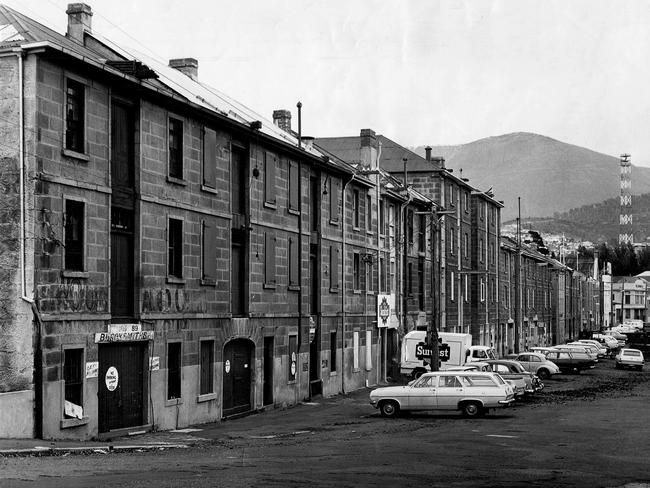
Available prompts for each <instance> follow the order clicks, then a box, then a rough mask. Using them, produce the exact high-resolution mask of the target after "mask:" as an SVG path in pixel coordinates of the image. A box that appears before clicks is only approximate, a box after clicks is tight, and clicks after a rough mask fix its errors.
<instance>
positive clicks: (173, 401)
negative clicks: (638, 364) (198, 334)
mask: <svg viewBox="0 0 650 488" xmlns="http://www.w3.org/2000/svg"><path fill="white" fill-rule="evenodd" d="M177 346H178V368H177V369H174V372H176V371H177V374H178V378H177V379H176V378H174V383H176V382H178V386H177V388H178V396H177V397H172V396H170V394H171V393H172V392H170V389H171V388H170V386H171V382H172V378H171V372H172V370H171V368H170V357H171V355H170V347H174V348H176V347H177ZM165 370H166V381H165V399H166V405H178V404H180V403H183V341H182V340H180V339H174V340H169V341H167V343H166V347H165ZM174 386H175V387H176V385H174ZM174 389H176V388H174ZM174 393H175V391H174Z"/></svg>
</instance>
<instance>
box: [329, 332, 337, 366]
mask: <svg viewBox="0 0 650 488" xmlns="http://www.w3.org/2000/svg"><path fill="white" fill-rule="evenodd" d="M330 371H331V372H332V373H334V372H336V331H335V330H332V331H330Z"/></svg>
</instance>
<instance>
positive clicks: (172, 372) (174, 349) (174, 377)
mask: <svg viewBox="0 0 650 488" xmlns="http://www.w3.org/2000/svg"><path fill="white" fill-rule="evenodd" d="M174 398H181V343H180V342H170V343H168V344H167V400H173V399H174Z"/></svg>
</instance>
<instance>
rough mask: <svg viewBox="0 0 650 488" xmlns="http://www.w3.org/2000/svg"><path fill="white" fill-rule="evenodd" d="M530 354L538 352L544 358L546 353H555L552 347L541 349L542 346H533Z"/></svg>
mask: <svg viewBox="0 0 650 488" xmlns="http://www.w3.org/2000/svg"><path fill="white" fill-rule="evenodd" d="M529 350H530V352H538V353H540V354H543V355H544V356H546V353H547V352H549V351H555V349H553V348H552V347H542V346H533V347H531V348H530V349H529Z"/></svg>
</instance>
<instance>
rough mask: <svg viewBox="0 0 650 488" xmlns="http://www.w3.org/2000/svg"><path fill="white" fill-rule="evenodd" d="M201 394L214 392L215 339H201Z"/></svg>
mask: <svg viewBox="0 0 650 488" xmlns="http://www.w3.org/2000/svg"><path fill="white" fill-rule="evenodd" d="M200 388H201V389H200V394H201V395H207V394H209V393H214V341H213V340H209V341H201V387H200Z"/></svg>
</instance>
